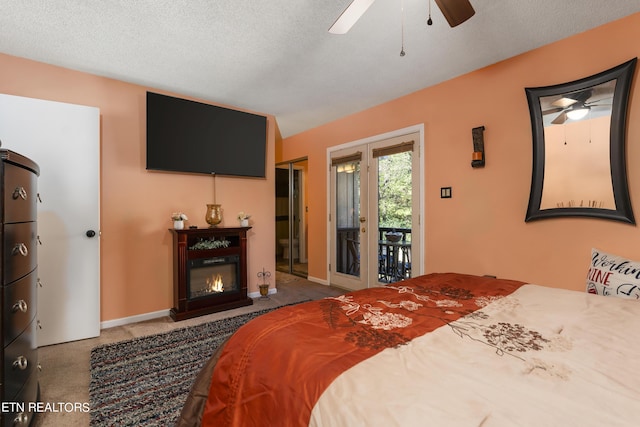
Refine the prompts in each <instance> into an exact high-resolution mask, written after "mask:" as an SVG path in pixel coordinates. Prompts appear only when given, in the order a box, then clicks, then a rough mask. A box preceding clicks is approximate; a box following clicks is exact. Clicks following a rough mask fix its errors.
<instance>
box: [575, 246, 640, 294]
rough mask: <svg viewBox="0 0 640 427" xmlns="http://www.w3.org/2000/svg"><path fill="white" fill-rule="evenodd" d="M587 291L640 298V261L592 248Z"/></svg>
mask: <svg viewBox="0 0 640 427" xmlns="http://www.w3.org/2000/svg"><path fill="white" fill-rule="evenodd" d="M587 292H589V293H590V294H598V295H605V296H616V297H620V298H630V299H640V262H639V261H633V260H630V259H626V258H623V257H621V256H618V255H612V254H608V253H606V252H603V251H601V250H599V249H595V248H593V249H591V265H590V266H589V273H588V274H587Z"/></svg>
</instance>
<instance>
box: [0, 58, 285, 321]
mask: <svg viewBox="0 0 640 427" xmlns="http://www.w3.org/2000/svg"><path fill="white" fill-rule="evenodd" d="M147 89H149V90H152V91H156V92H162V91H157V90H154V89H151V88H146V87H143V86H138V85H133V84H128V83H124V82H121V81H117V80H112V79H106V78H102V77H97V76H94V75H91V74H86V73H80V72H76V71H71V70H68V69H64V68H60V67H54V66H50V65H46V64H42V63H38V62H34V61H29V60H26V59H22V58H17V57H12V56H7V55H2V54H0V92H2V93H6V94H10V95H17V96H25V97H30V98H39V99H47V100H53V101H59V102H67V103H72V104H81V105H89V106H94V107H98V108H100V115H101V149H100V155H101V171H100V179H101V202H100V203H101V207H100V212H101V224H100V230H101V232H102V236H101V246H100V250H101V255H100V268H101V274H100V277H101V292H100V295H101V319H102V320H103V321H105V320H113V319H120V318H123V317H129V316H134V315H138V314H144V313H150V312H154V311H159V310H166V309H169V308H171V307H172V306H173V290H172V289H173V287H172V286H173V284H172V280H173V279H172V277H173V276H172V275H173V266H172V246H171V244H172V240H171V235H170V233H169V231H168V228H170V227H172V223H171V222H170V220H169V217H170V215H171V213H172V212H175V211H182V212H185V213H186V214H187V215H188V217H189V219H190V221H188V222H187V225H198V226H202V227H204V226H207V224H206V222H205V220H204V216H205V212H206V203H211V202H212V200H211V199H212V198H213V179H212V178H211V177H210V176H201V175H195V174H175V173H163V172H148V171H146V170H145V163H146V154H145V153H146V148H145V146H146V134H145V132H146V119H145V117H146V113H145V108H146V107H145V105H146V101H145V99H146V98H145V97H146V91H147ZM170 95H174V96H180V95H176V94H170ZM276 128H277V126H276V123H275V120H274V118H273V117H272V116H268V141H267V153H268V159H267V165H273V164H274V153H275V135H276V133H277V129H276ZM176 149H179V146H176ZM70 155H72V153H70ZM33 160H35V161H36V162H37V160H38V159H37V158H34V159H33ZM69 173H73V171H69ZM274 182H275V178H274V170H273V167H269V166H268V167H267V178H266V179H243V178H229V177H216V199H217V202H218V203H220V204H222V208H223V216H224V220H223V223H222V225H223V226H224V225H227V226H237V225H238V222H237V220H236V215H237V213H238V212H239V211H244V212H248V213H250V214H251V215H252V216H251V225H252V226H253V229H252V230H250V232H249V234H248V236H249V238H248V247H249V254H248V258H249V271H248V278H249V292H257V291H258V286H257V285H258V284H257V277H256V275H257V273H258V272H259V271H261V270H262V268H263V267H264V268H265V269H266V270H267V271H272V272H274V273H275V251H274V243H273V242H274V241H275V231H274V226H273V218H274V216H275V202H274V185H275V184H274ZM79 261H80V260H79ZM272 286H273V283H272Z"/></svg>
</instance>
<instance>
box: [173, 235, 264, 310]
mask: <svg viewBox="0 0 640 427" xmlns="http://www.w3.org/2000/svg"><path fill="white" fill-rule="evenodd" d="M250 228H251V227H237V228H222V227H220V228H218V227H212V228H195V229H194V228H190V229H186V230H173V229H172V230H171V232H172V234H173V282H174V290H173V301H174V307H173V308H172V309H171V312H170V314H171V317H172V318H173V319H174V320H183V319H188V318H191V317H196V316H201V315H203V314H208V313H214V312H217V311H223V310H229V309H232V308H236V307H242V306H245V305H251V304H253V300H252V299H251V298H248V297H247V230H249V229H250Z"/></svg>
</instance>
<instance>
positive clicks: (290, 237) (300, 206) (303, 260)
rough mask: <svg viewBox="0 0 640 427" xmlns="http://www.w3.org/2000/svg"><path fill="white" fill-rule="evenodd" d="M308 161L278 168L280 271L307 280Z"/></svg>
mask: <svg viewBox="0 0 640 427" xmlns="http://www.w3.org/2000/svg"><path fill="white" fill-rule="evenodd" d="M308 165H309V162H308V160H307V159H306V158H302V159H297V160H293V161H290V162H286V163H278V164H276V242H275V244H276V269H277V270H278V271H282V272H285V273H289V274H295V275H297V276H302V277H305V278H306V277H307V275H308V271H309V270H308V260H307V242H308V230H307V203H306V199H307V198H306V194H307V171H308Z"/></svg>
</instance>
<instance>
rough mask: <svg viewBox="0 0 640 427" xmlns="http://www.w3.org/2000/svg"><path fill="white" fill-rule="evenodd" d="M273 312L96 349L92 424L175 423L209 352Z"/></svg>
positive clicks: (99, 426) (91, 387)
mask: <svg viewBox="0 0 640 427" xmlns="http://www.w3.org/2000/svg"><path fill="white" fill-rule="evenodd" d="M271 310H274V309H265V310H261V311H257V312H255V313H248V314H243V315H240V316H236V317H230V318H227V319H221V320H216V321H213V322H209V323H205V324H202V325H197V326H192V327H188V328H183V329H176V330H174V331H171V332H167V333H163V334H158V335H151V336H146V337H141V338H136V339H133V340H129V341H121V342H118V343H114V344H106V345H102V346H98V347H96V348H94V349H93V350H91V382H90V385H89V396H90V403H91V423H90V425H91V426H92V427H107V426H142V425H144V426H163V427H165V426H169V425H174V424H175V422H176V420H177V419H178V416H179V415H180V410H181V409H182V406H183V404H184V401H185V399H186V397H187V394H188V393H189V390H190V389H191V385H192V384H193V381H194V380H195V378H196V375H197V374H198V372H199V371H200V368H201V367H202V366H203V365H204V363H205V362H206V361H207V359H208V358H209V356H210V355H211V354H212V353H213V351H214V350H215V349H216V348H217V347H218V346H219V345H220V344H221V343H222V342H223V341H224V340H225V339H226V338H227V337H228V336H230V335H231V334H232V333H233V332H235V331H236V330H237V329H238V328H239V327H240V326H242V325H244V324H245V323H247V322H248V321H249V320H251V319H253V318H255V317H257V316H259V315H261V314H264V313H267V312H269V311H271Z"/></svg>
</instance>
